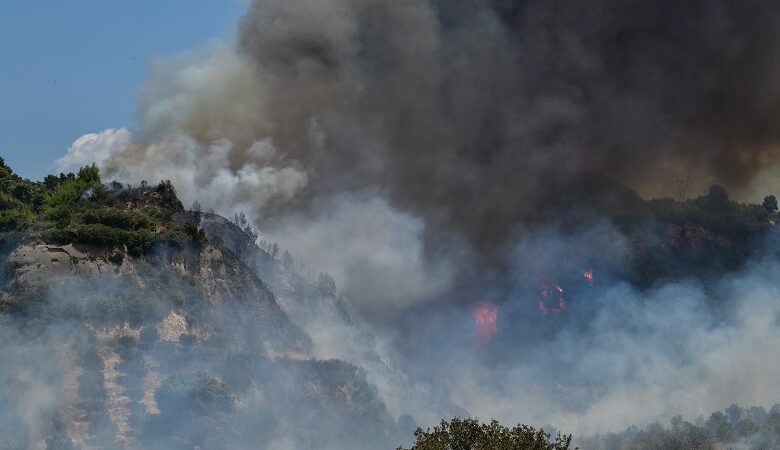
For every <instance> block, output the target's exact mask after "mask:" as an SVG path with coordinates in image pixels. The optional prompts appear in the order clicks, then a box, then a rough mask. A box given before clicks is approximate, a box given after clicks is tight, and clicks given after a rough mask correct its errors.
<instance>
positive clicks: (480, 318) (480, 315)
mask: <svg viewBox="0 0 780 450" xmlns="http://www.w3.org/2000/svg"><path fill="white" fill-rule="evenodd" d="M472 315H473V317H474V327H475V328H476V330H477V337H478V338H479V341H480V342H481V343H483V344H489V343H490V341H492V340H493V337H494V336H495V335H496V334H497V333H498V325H497V324H496V321H497V319H498V306H496V305H493V304H490V303H487V302H483V303H480V304H479V305H477V306H476V307H475V308H474V311H472Z"/></svg>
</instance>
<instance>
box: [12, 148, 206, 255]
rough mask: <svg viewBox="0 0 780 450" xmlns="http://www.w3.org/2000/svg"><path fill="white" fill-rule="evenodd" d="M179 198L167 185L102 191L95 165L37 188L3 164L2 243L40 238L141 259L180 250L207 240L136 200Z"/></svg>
mask: <svg viewBox="0 0 780 450" xmlns="http://www.w3.org/2000/svg"><path fill="white" fill-rule="evenodd" d="M145 194H146V196H147V197H150V196H156V197H157V198H162V199H165V198H168V197H171V196H174V197H175V192H173V187H172V186H171V185H170V183H169V182H161V183H160V184H159V185H158V186H156V187H149V186H148V185H146V184H145V183H144V184H142V185H141V186H140V187H138V188H135V189H131V188H130V187H125V186H123V185H121V184H120V183H111V184H110V185H104V184H103V183H102V182H101V178H100V171H99V170H98V168H97V167H96V166H95V165H92V166H87V167H82V168H81V169H80V170H79V171H78V173H76V174H74V173H69V174H62V173H61V174H60V175H59V176H54V175H48V176H47V177H46V178H44V180H43V182H33V181H29V180H26V179H23V178H21V177H19V176H18V175H16V174H15V173H14V172H13V171H12V170H11V169H10V168H9V167H8V166H7V165H6V164H5V162H4V161H3V159H2V158H0V243H2V242H7V241H9V240H15V239H21V238H33V239H35V238H37V239H42V240H46V241H50V242H57V243H62V244H66V243H81V244H94V245H102V246H120V247H121V246H124V247H126V248H127V251H128V252H129V253H130V254H135V255H138V254H142V253H145V252H147V251H149V250H150V249H151V248H153V247H154V246H155V245H156V244H159V243H166V244H171V245H182V244H184V243H186V242H192V241H202V240H204V239H205V237H204V235H203V233H202V231H200V230H198V229H197V227H195V226H194V225H191V224H184V225H178V224H174V223H171V222H170V221H168V220H167V219H166V214H167V211H164V210H161V209H160V208H156V207H154V205H152V204H144V202H138V201H134V200H138V199H143V198H144V196H145Z"/></svg>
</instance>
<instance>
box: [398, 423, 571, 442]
mask: <svg viewBox="0 0 780 450" xmlns="http://www.w3.org/2000/svg"><path fill="white" fill-rule="evenodd" d="M414 436H415V438H416V441H415V444H414V445H413V446H412V447H411V449H409V450H526V449H528V450H568V449H569V448H570V446H571V435H568V436H563V435H561V434H558V435H557V436H556V438H555V439H554V440H550V435H549V434H548V433H545V432H544V430H542V429H540V430H536V429H534V428H532V427H529V426H527V425H517V426H515V427H514V428H507V427H504V426H502V425H501V424H499V423H498V421H496V420H493V421H491V422H490V423H489V424H483V423H480V422H479V420H478V419H475V418H469V419H459V418H455V419H452V420H451V421H450V422H445V421H442V422H441V425H439V426H437V427H434V428H433V430H431V429H428V430H425V431H424V430H423V429H422V428H417V431H415V432H414ZM398 450H405V449H403V448H402V447H399V448H398Z"/></svg>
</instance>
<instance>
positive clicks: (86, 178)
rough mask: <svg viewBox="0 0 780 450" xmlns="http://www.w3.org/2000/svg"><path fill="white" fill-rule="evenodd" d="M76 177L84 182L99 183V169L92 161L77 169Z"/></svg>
mask: <svg viewBox="0 0 780 450" xmlns="http://www.w3.org/2000/svg"><path fill="white" fill-rule="evenodd" d="M78 179H79V180H80V181H83V182H84V183H86V184H94V183H100V169H98V167H97V165H95V164H94V163H93V164H92V165H91V166H84V167H82V168H81V169H79V173H78Z"/></svg>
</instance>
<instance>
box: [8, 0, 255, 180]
mask: <svg viewBox="0 0 780 450" xmlns="http://www.w3.org/2000/svg"><path fill="white" fill-rule="evenodd" d="M245 8H246V6H245V5H244V4H242V3H241V2H240V1H239V0H109V1H106V0H0V156H2V157H3V158H5V159H6V161H7V162H8V163H9V165H11V167H12V168H13V169H14V170H15V171H16V172H17V173H19V174H20V175H22V176H25V177H28V178H34V179H40V178H41V177H42V176H43V175H45V174H46V173H48V172H49V171H50V170H52V167H53V163H54V161H55V160H56V159H57V158H59V157H60V156H62V155H63V154H65V151H66V149H67V147H68V145H69V144H70V143H71V142H73V141H74V140H75V139H76V138H78V137H79V136H81V135H82V134H85V133H89V132H95V131H101V130H103V129H106V128H119V127H128V128H130V129H133V128H134V127H135V126H136V121H135V109H136V100H137V97H138V92H139V90H140V88H141V86H142V85H143V82H144V79H145V78H146V74H147V69H148V65H149V62H150V60H152V59H154V58H155V57H160V56H165V55H169V54H173V53H176V52H179V51H183V50H189V49H197V48H200V47H203V46H204V45H205V44H206V43H207V42H208V41H209V40H210V39H213V38H226V39H232V38H233V34H234V28H235V24H236V22H237V21H238V18H239V17H240V16H241V14H242V13H243V11H244V10H245Z"/></svg>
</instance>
